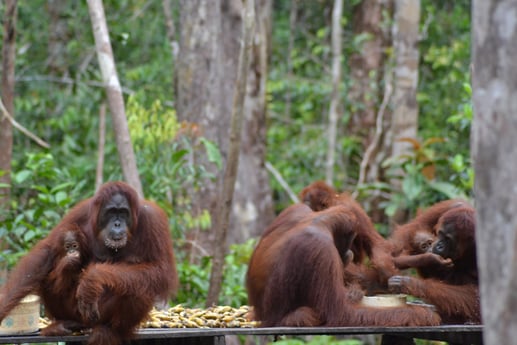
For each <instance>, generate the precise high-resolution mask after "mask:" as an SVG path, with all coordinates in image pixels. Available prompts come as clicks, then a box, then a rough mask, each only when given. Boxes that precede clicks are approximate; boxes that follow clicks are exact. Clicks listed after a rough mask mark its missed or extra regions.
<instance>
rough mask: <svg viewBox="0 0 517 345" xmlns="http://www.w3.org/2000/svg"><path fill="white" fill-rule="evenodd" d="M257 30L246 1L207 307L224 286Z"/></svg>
mask: <svg viewBox="0 0 517 345" xmlns="http://www.w3.org/2000/svg"><path fill="white" fill-rule="evenodd" d="M254 30H255V1H254V0H246V11H245V13H244V25H243V33H242V38H241V40H240V42H241V49H240V53H239V65H238V70H237V80H236V83H235V88H234V96H233V107H232V117H231V125H230V143H229V152H228V160H227V163H226V169H225V172H224V177H223V189H222V192H221V199H222V200H221V202H220V203H219V212H217V215H216V222H215V227H214V228H215V232H216V233H215V247H214V248H217V249H218V250H215V251H214V256H213V260H212V272H211V274H210V286H209V289H208V296H207V300H206V305H207V307H210V306H212V305H215V304H217V301H218V299H219V293H220V291H221V285H222V282H223V269H224V257H225V256H226V250H225V249H226V237H227V233H228V227H229V221H230V211H231V208H232V200H233V192H234V190H235V180H236V179H237V167H238V166H239V151H240V142H241V136H242V123H243V120H244V101H245V96H246V84H247V77H248V69H249V61H250V60H251V53H252V48H253V38H254V37H253V35H254Z"/></svg>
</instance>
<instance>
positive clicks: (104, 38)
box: [88, 0, 144, 197]
mask: <svg viewBox="0 0 517 345" xmlns="http://www.w3.org/2000/svg"><path fill="white" fill-rule="evenodd" d="M88 9H89V11H90V19H91V22H92V27H93V35H94V37H95V47H96V50H97V57H98V60H99V65H100V68H101V73H102V79H103V82H104V86H105V87H106V93H107V95H108V104H109V108H110V112H111V118H112V120H113V126H114V130H115V138H116V141H117V148H118V153H119V158H120V165H121V167H122V173H123V174H124V178H125V179H126V181H127V182H128V183H129V184H130V185H131V186H132V187H133V188H135V190H136V191H137V192H138V194H139V195H140V196H141V197H143V196H144V193H143V191H142V184H141V182H140V177H139V175H138V168H137V165H136V158H135V152H134V151H133V145H132V143H131V137H130V135H129V127H128V124H127V118H126V113H125V108H124V98H123V97H122V90H121V87H120V81H119V79H118V76H117V69H116V67H115V59H114V58H113V50H112V48H111V41H110V37H109V31H108V26H107V24H106V15H105V14H104V5H103V4H102V0H88Z"/></svg>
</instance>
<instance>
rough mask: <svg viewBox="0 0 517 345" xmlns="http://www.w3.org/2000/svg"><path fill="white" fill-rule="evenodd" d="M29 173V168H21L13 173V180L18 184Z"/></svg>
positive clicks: (26, 177)
mask: <svg viewBox="0 0 517 345" xmlns="http://www.w3.org/2000/svg"><path fill="white" fill-rule="evenodd" d="M31 174H32V172H31V171H30V170H22V171H20V172H18V173H16V174H15V175H14V181H15V182H16V183H18V184H20V183H23V182H24V181H25V180H27V179H28V178H29V176H31Z"/></svg>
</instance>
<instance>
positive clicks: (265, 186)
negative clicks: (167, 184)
mask: <svg viewBox="0 0 517 345" xmlns="http://www.w3.org/2000/svg"><path fill="white" fill-rule="evenodd" d="M271 4H272V1H271V0H256V1H255V22H256V23H255V30H254V38H253V42H252V44H253V47H252V55H251V61H250V64H249V70H248V85H247V87H246V94H245V96H246V99H245V102H244V124H243V131H242V141H241V151H240V158H239V161H240V163H239V170H238V172H237V183H236V185H235V195H234V203H233V204H232V213H231V222H230V228H231V231H230V234H229V237H228V239H229V241H228V242H229V243H240V242H243V241H245V240H247V239H249V238H250V237H256V236H259V235H260V234H261V233H262V230H264V229H265V228H266V227H267V225H269V223H271V221H272V220H273V218H274V216H275V213H274V209H273V198H272V193H271V188H270V185H269V174H268V171H267V170H266V168H265V165H266V162H265V159H266V129H267V124H266V114H267V101H266V81H267V75H268V60H269V55H270V54H269V50H270V49H269V46H270V41H271V16H272V14H271Z"/></svg>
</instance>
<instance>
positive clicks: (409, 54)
mask: <svg viewBox="0 0 517 345" xmlns="http://www.w3.org/2000/svg"><path fill="white" fill-rule="evenodd" d="M394 19H395V20H394V25H393V47H394V50H395V70H394V93H393V117H392V121H391V131H392V136H393V148H392V156H393V157H398V156H400V155H401V154H404V153H406V151H407V150H408V149H410V147H411V146H410V144H408V143H406V142H400V141H398V140H399V139H401V138H413V139H416V137H417V131H418V104H417V101H416V91H417V87H418V62H419V53H418V33H419V31H418V25H419V23H420V0H395V18H394Z"/></svg>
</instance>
